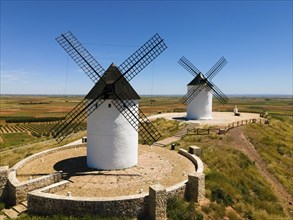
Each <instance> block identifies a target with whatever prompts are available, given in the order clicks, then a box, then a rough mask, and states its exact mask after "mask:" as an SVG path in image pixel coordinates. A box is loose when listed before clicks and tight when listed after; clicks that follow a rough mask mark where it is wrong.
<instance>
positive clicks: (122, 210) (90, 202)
mask: <svg viewBox="0 0 293 220" xmlns="http://www.w3.org/2000/svg"><path fill="white" fill-rule="evenodd" d="M67 183H68V181H61V182H59V183H56V184H53V185H52V186H48V187H45V188H43V189H38V190H34V191H32V192H29V193H28V213H31V214H38V215H52V214H57V213H58V214H64V215H74V216H82V215H86V214H92V215H101V216H119V217H123V216H124V217H130V218H135V217H138V216H142V215H144V212H145V205H146V204H145V203H146V202H145V201H146V199H147V197H148V196H147V194H137V195H131V196H120V197H87V198H86V197H71V196H61V195H56V194H51V193H52V192H54V191H55V189H56V187H57V188H62V187H65V185H66V184H67ZM48 192H51V193H48Z"/></svg>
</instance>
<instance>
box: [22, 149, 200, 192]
mask: <svg viewBox="0 0 293 220" xmlns="http://www.w3.org/2000/svg"><path fill="white" fill-rule="evenodd" d="M60 170H62V171H63V172H64V176H65V179H68V180H69V181H70V184H69V186H68V187H66V188H65V189H64V190H61V191H58V192H56V194H58V195H67V194H68V193H69V192H70V194H71V195H72V196H81V197H84V196H87V197H112V196H125V195H132V194H138V193H143V192H148V188H149V186H150V185H154V184H161V185H163V186H165V187H169V186H173V185H175V184H177V183H180V182H182V181H184V180H186V179H187V174H190V173H193V172H195V167H194V165H193V163H192V162H191V161H189V160H188V159H187V158H185V157H184V156H182V155H180V154H178V153H177V152H176V151H171V150H168V149H165V148H161V147H157V146H152V147H149V146H145V145H139V162H138V164H137V165H136V166H134V167H132V168H128V169H123V170H112V171H98V170H94V169H90V168H88V167H87V166H86V148H85V147H79V148H71V149H67V150H63V151H58V152H55V153H52V154H49V155H46V156H43V157H41V158H37V159H35V160H32V161H30V162H28V163H27V164H26V165H25V166H24V167H22V168H21V169H19V170H18V171H17V178H18V179H19V180H20V181H25V180H27V179H30V178H35V177H37V176H42V175H46V174H49V173H54V172H56V171H60Z"/></svg>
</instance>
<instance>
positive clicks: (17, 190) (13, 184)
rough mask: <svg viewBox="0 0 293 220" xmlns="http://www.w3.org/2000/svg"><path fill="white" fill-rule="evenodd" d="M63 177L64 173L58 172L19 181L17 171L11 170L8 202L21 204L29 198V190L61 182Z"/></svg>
mask: <svg viewBox="0 0 293 220" xmlns="http://www.w3.org/2000/svg"><path fill="white" fill-rule="evenodd" d="M61 179H62V173H60V172H56V173H54V174H50V175H47V176H42V177H40V178H36V179H32V180H28V181H24V182H19V181H18V180H17V179H16V177H15V171H10V173H9V184H8V189H9V198H8V200H9V201H8V203H9V204H10V205H16V204H19V203H20V202H22V201H25V200H27V193H28V192H30V191H32V190H35V189H39V188H42V187H45V186H48V185H51V184H53V183H56V182H59V181H60V180H61Z"/></svg>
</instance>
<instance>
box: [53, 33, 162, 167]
mask: <svg viewBox="0 0 293 220" xmlns="http://www.w3.org/2000/svg"><path fill="white" fill-rule="evenodd" d="M56 40H57V41H58V43H59V44H60V45H61V46H62V47H63V48H64V49H65V51H66V52H67V53H68V54H69V55H70V56H71V57H72V58H73V60H74V61H75V62H76V63H77V64H78V65H79V66H80V67H81V69H82V70H83V71H84V72H85V73H86V74H87V75H88V76H89V77H90V79H91V80H92V81H93V82H94V83H95V85H94V87H93V88H92V89H91V90H90V92H89V93H88V94H87V95H86V96H85V98H84V99H83V100H82V101H81V102H80V103H79V104H78V105H77V106H76V107H75V108H74V109H73V110H72V111H71V112H70V113H68V114H67V115H66V117H65V120H63V121H61V122H60V123H58V124H57V125H56V126H55V127H54V128H53V131H54V137H55V138H56V140H57V141H58V142H61V141H62V140H63V139H64V138H65V137H67V136H68V135H69V134H70V133H71V131H72V130H73V129H74V128H75V127H77V126H78V125H79V124H80V123H81V122H83V121H84V120H85V119H87V165H88V166H89V167H91V168H96V169H99V170H112V169H124V168H128V167H131V166H134V165H136V164H137V158H138V131H139V135H140V136H141V137H142V139H143V140H144V141H145V142H146V143H148V144H152V143H153V142H155V141H157V140H158V138H159V137H160V133H159V132H158V131H157V130H156V128H155V127H154V126H153V125H152V123H151V122H150V121H149V120H148V119H147V117H146V116H145V115H144V114H143V113H142V111H141V110H139V108H138V99H139V98H140V97H139V95H138V94H137V93H136V92H135V90H134V89H133V88H132V87H131V85H130V84H129V81H130V80H131V79H132V78H133V77H135V76H136V75H137V74H138V73H139V72H140V71H141V70H142V69H143V68H145V67H146V66H147V65H148V64H149V63H150V62H151V61H153V60H154V59H155V58H156V57H157V56H158V55H159V54H161V53H162V52H163V51H164V50H165V49H166V48H167V47H166V45H165V43H164V42H163V40H162V39H161V38H160V36H159V35H158V34H155V35H154V36H153V37H152V38H151V39H150V40H149V41H147V42H146V43H145V44H144V45H143V46H142V47H140V48H139V49H138V50H137V51H136V52H135V53H134V54H132V55H131V56H130V57H129V58H128V59H127V60H126V61H124V62H123V63H122V64H121V65H120V66H119V67H116V66H115V65H114V64H111V65H110V67H109V68H108V69H107V70H106V71H105V70H104V69H103V67H102V66H101V65H100V64H99V63H98V62H97V61H96V60H95V59H94V58H93V57H92V55H91V54H90V53H89V52H88V51H87V50H86V49H85V48H84V47H83V46H82V45H81V44H80V42H79V41H78V40H77V39H76V38H75V37H74V36H73V34H72V33H71V32H67V33H65V34H62V35H61V36H59V37H58V38H56Z"/></svg>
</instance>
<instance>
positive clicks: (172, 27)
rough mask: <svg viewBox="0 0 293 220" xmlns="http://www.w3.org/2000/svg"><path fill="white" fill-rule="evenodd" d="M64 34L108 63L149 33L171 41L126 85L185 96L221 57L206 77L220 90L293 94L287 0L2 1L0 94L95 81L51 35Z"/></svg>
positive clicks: (68, 89) (84, 87)
mask: <svg viewBox="0 0 293 220" xmlns="http://www.w3.org/2000/svg"><path fill="white" fill-rule="evenodd" d="M69 30H70V31H71V32H72V33H73V34H74V35H75V36H76V37H77V38H78V39H79V40H80V41H81V42H82V44H83V45H84V46H85V47H86V48H87V49H88V51H89V52H90V53H91V54H92V55H93V56H94V57H95V58H96V60H97V61H98V62H99V63H100V64H101V65H102V66H103V67H104V68H105V69H107V68H108V66H109V65H110V64H111V63H112V62H114V63H115V64H116V65H117V66H118V65H120V64H121V63H122V62H123V61H124V60H125V59H127V58H128V56H130V55H131V54H132V53H133V52H135V50H136V49H138V48H139V47H140V46H141V45H142V44H144V43H145V42H146V41H147V40H148V39H149V38H150V37H152V36H153V35H154V34H155V33H159V34H160V36H161V37H162V38H164V39H165V43H166V44H167V46H168V48H167V50H165V51H164V52H163V53H162V54H161V55H160V56H159V57H157V59H156V60H155V61H154V62H153V63H151V64H150V65H149V66H148V67H147V68H145V69H144V70H143V71H142V72H140V73H139V75H137V76H136V77H135V78H134V79H133V80H132V81H131V84H132V86H133V87H134V89H135V90H136V91H137V92H138V93H139V94H140V95H143V94H153V95H154V94H184V93H185V92H186V84H187V83H189V82H190V81H191V80H192V76H191V75H190V74H189V73H188V72H187V71H186V70H185V69H183V68H182V67H181V66H180V65H179V64H178V60H179V59H180V57H181V56H183V55H184V56H185V57H186V58H188V59H189V60H190V61H191V62H192V63H193V64H194V65H195V66H196V67H197V68H198V69H200V70H201V71H202V72H203V73H206V72H207V71H208V70H209V68H210V67H212V65H214V63H215V62H216V61H217V60H218V59H219V58H220V57H221V56H224V57H225V58H226V59H227V61H228V64H227V65H226V66H225V67H224V68H223V69H222V70H221V71H220V72H219V73H218V74H217V75H216V76H215V78H214V79H213V82H214V83H215V84H216V85H217V86H218V87H219V88H220V89H221V90H222V91H223V92H224V93H225V94H292V1H179V0H178V1H41V0H40V1H25V0H23V1H13V0H9V1H6V0H1V94H86V93H87V92H88V91H89V90H90V89H91V87H92V86H93V83H92V82H91V81H90V79H89V78H88V77H87V76H86V75H85V74H84V73H83V72H82V71H81V70H80V68H79V67H78V66H77V64H75V63H74V61H73V60H72V59H71V58H70V57H69V55H67V53H66V52H65V51H64V50H63V49H62V48H61V47H60V45H59V44H58V43H57V41H55V38H56V37H57V36H59V35H60V34H61V33H64V32H66V31H69Z"/></svg>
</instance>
